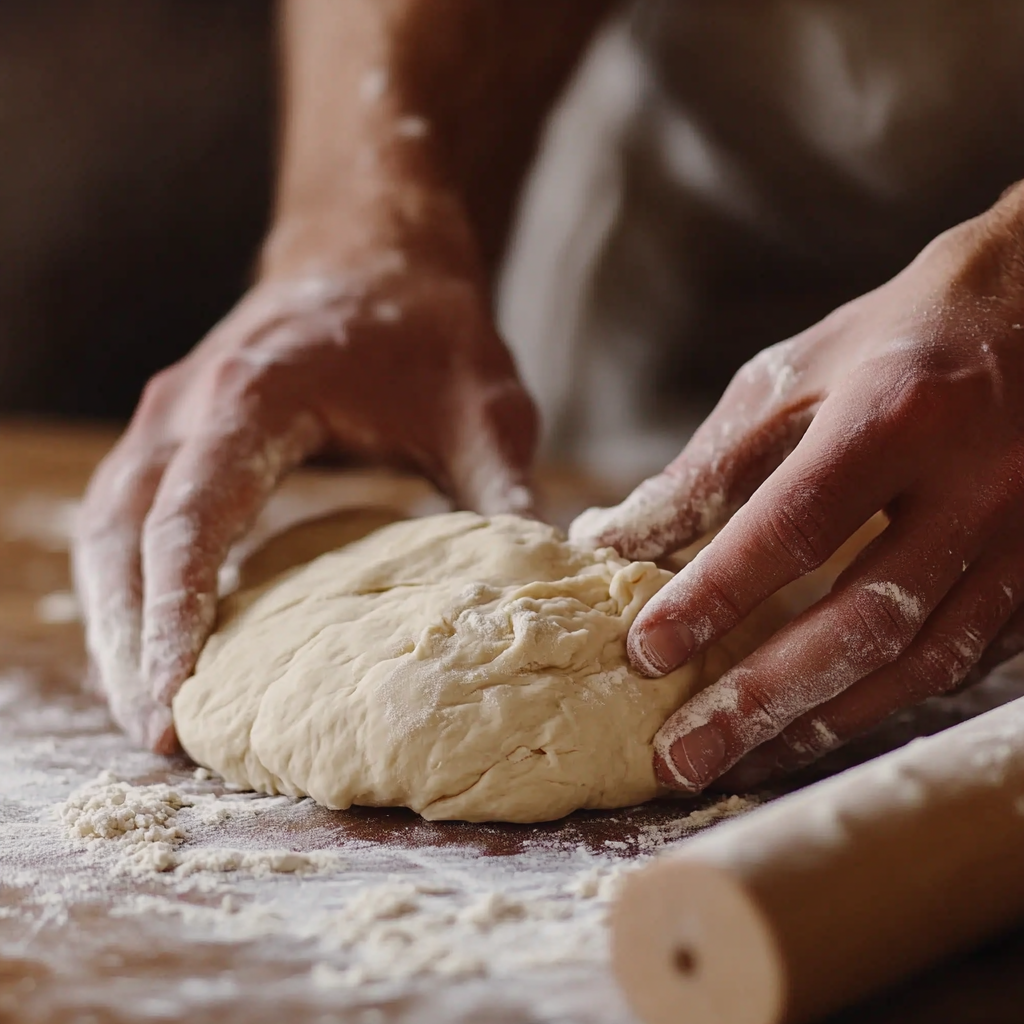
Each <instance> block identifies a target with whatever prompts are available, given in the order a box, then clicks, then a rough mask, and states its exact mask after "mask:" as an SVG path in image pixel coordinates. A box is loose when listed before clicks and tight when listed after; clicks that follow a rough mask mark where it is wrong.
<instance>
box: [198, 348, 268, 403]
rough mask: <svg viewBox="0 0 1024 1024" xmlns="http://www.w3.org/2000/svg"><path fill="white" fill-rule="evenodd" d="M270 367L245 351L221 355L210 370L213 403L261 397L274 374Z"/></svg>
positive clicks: (209, 381)
mask: <svg viewBox="0 0 1024 1024" xmlns="http://www.w3.org/2000/svg"><path fill="white" fill-rule="evenodd" d="M273 368H274V363H273V362H269V361H266V362H264V361H261V360H259V359H257V358H253V357H252V355H251V354H249V353H248V352H234V353H232V354H231V355H228V356H224V357H223V358H221V359H219V360H218V361H217V362H216V363H215V364H214V366H213V367H212V368H211V369H210V371H209V374H210V376H209V378H208V383H209V387H210V390H211V393H212V396H213V398H214V401H217V402H221V401H224V400H229V401H236V402H237V401H239V400H243V401H244V400H247V399H254V398H261V397H262V396H263V395H264V394H265V392H266V389H267V387H268V384H269V379H270V377H271V376H272V375H273Z"/></svg>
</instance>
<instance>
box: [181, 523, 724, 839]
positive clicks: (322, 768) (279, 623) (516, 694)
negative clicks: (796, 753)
mask: <svg viewBox="0 0 1024 1024" xmlns="http://www.w3.org/2000/svg"><path fill="white" fill-rule="evenodd" d="M670 578H671V573H669V572H667V571H665V570H663V569H659V568H657V567H656V566H655V565H653V564H651V563H649V562H632V563H631V562H627V561H625V560H624V559H622V558H620V557H619V556H618V555H616V554H615V553H614V552H613V551H612V550H611V549H605V550H601V551H597V552H591V551H586V550H584V549H581V548H578V547H574V546H572V545H571V544H569V543H568V542H567V541H566V540H565V538H564V536H563V535H562V534H561V533H560V532H559V531H558V530H556V529H555V528H553V527H550V526H546V525H544V524H542V523H537V522H532V521H529V520H526V519H521V518H518V517H515V516H495V517H493V518H490V519H487V518H483V517H481V516H478V515H475V514H473V513H469V512H460V513H452V514H446V515H439V516H433V517H430V518H426V519H414V520H409V521H406V522H399V523H395V524H393V525H390V526H386V527H384V528H383V529H379V530H377V531H376V532H374V533H372V534H371V535H370V536H368V537H366V538H365V539H363V540H360V541H357V542H356V543H354V544H350V545H349V546H347V547H344V548H342V549H341V550H338V551H334V552H332V553H329V554H326V555H323V556H321V557H320V558H318V559H316V560H315V561H313V562H311V563H309V564H308V565H306V566H304V567H302V568H300V569H298V570H296V571H293V572H291V573H288V574H285V575H284V576H282V577H279V578H278V579H277V580H275V581H273V582H271V583H270V584H268V585H266V586H264V587H261V588H256V589H252V590H248V591H243V592H241V593H239V594H237V595H235V596H234V597H232V598H229V599H228V600H227V601H225V602H224V604H223V606H222V615H221V621H220V625H219V628H218V630H217V632H216V633H215V634H214V636H213V637H212V638H211V639H210V641H209V643H208V644H207V646H206V649H205V650H204V651H203V654H202V656H201V658H200V660H199V664H198V666H197V670H196V673H195V675H194V676H193V677H192V678H191V679H190V680H188V681H187V682H186V683H185V685H184V687H183V688H182V690H181V692H180V693H179V694H178V696H177V698H176V700H175V702H174V717H175V722H176V725H177V730H178V735H179V737H180V739H181V742H182V745H183V746H184V748H185V750H186V751H187V752H188V753H189V754H190V755H191V756H192V757H193V758H194V759H195V760H196V761H197V762H199V763H200V764H202V765H205V766H206V767H208V768H212V769H214V770H215V771H217V772H219V773H220V774H221V775H223V776H224V777H225V778H226V779H228V780H229V781H231V782H233V783H236V784H239V785H243V786H246V787H251V788H253V789H256V790H259V791H262V792H266V793H287V794H291V795H295V796H298V795H303V794H308V795H309V796H311V797H312V798H313V799H314V800H316V801H318V802H319V803H321V804H323V805H325V806H326V807H330V808H346V807H349V806H350V805H352V804H363V805H371V806H403V807H410V808H412V809H413V810H414V811H417V812H418V813H420V814H421V815H423V817H425V818H430V819H444V818H454V819H461V820H466V821H487V820H499V821H518V822H531V821H545V820H549V819H553V818H558V817H561V816H562V815H564V814H568V813H569V812H570V811H572V810H575V809H576V808H613V807H622V806H628V805H632V804H636V803H639V802H641V801H644V800H649V799H651V798H652V797H654V796H655V795H656V794H657V792H658V784H657V782H656V779H655V775H654V771H653V768H652V764H651V749H652V748H651V741H652V739H653V737H654V734H655V732H656V731H657V730H658V728H659V726H661V724H662V723H663V722H664V721H665V719H666V718H667V717H668V716H669V715H670V714H671V713H672V712H673V711H675V710H676V708H678V707H679V706H680V705H681V704H682V703H683V702H684V701H685V700H686V698H687V697H688V696H690V695H691V694H692V693H694V692H695V691H696V689H697V688H698V687H699V686H700V685H701V684H702V683H703V682H705V681H709V680H708V679H706V678H702V676H703V677H707V676H710V675H715V676H717V675H718V674H720V673H721V671H724V669H725V668H727V667H728V665H729V664H731V662H732V660H733V659H732V658H726V659H725V660H724V662H722V663H720V664H716V665H715V667H714V672H713V673H712V672H711V671H710V669H709V670H708V671H707V672H703V671H702V670H704V669H705V667H706V666H707V662H708V658H699V659H697V660H696V661H695V662H693V663H691V664H690V665H688V666H686V667H685V668H683V669H680V670H679V671H677V672H674V673H672V674H671V675H669V676H667V677H665V678H664V679H644V678H641V677H640V676H637V675H635V674H634V673H633V672H632V670H631V669H630V666H629V663H628V661H627V659H626V651H625V639H626V633H627V631H628V630H629V627H630V624H631V623H632V622H633V619H634V618H635V617H636V615H637V613H638V612H639V610H640V608H641V607H642V606H643V605H644V603H645V602H646V601H648V600H649V599H650V598H651V596H652V595H653V594H655V593H656V592H657V591H658V590H659V589H660V588H661V587H662V586H664V584H665V583H666V582H667V581H668V580H669V579H670ZM718 654H719V657H720V656H721V651H719V652H718ZM708 657H709V658H711V659H712V660H713V659H714V657H715V651H714V650H713V651H712V654H711V655H709V656H708Z"/></svg>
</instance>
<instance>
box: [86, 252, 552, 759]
mask: <svg viewBox="0 0 1024 1024" xmlns="http://www.w3.org/2000/svg"><path fill="white" fill-rule="evenodd" d="M534 434H535V428H534V412H533V407H532V404H531V402H530V400H529V398H528V397H527V395H526V393H525V392H524V391H523V389H522V387H521V386H520V384H519V382H518V380H517V378H516V376H515V371H514V368H513V366H512V362H511V359H510V357H509V355H508V354H507V352H506V350H505V348H504V346H503V345H502V344H501V342H500V340H499V339H498V337H497V336H496V335H495V333H494V329H493V327H492V326H491V324H490V321H489V318H488V316H487V312H486V310H485V309H484V308H483V307H482V306H481V302H480V297H479V291H478V289H476V288H474V287H473V286H472V285H471V284H468V283H466V282H464V281H461V280H458V279H447V278H444V277H440V276H437V275H425V274H422V273H421V274H416V275H412V274H409V273H408V272H406V271H405V270H402V269H400V268H399V269H393V270H386V269H385V270H384V271H382V272H380V273H379V274H377V275H375V276H373V277H370V278H366V277H363V278H348V279H344V278H319V277H310V278H304V279H297V280H293V281H273V282H268V283H266V284H263V285H261V286H259V287H257V288H256V289H254V290H253V292H252V293H251V294H250V295H249V296H248V297H247V298H246V299H245V300H244V301H243V302H242V303H241V305H240V306H239V307H238V308H237V309H236V310H235V311H234V312H233V313H232V314H231V315H230V316H229V317H228V318H227V319H226V320H225V321H224V322H223V323H222V324H221V325H220V326H218V327H217V328H216V329H215V330H214V331H213V333H212V334H211V335H210V336H209V337H208V338H207V339H206V340H205V341H204V342H203V343H202V344H201V345H200V346H198V348H196V350H195V351H194V352H193V353H192V354H191V355H189V356H188V357H187V358H186V359H185V360H183V361H182V362H181V363H179V364H177V365H176V366H173V367H171V368H170V369H169V370H166V371H164V372H163V373H161V374H160V375H159V376H158V377H156V378H155V379H154V380H153V381H152V382H151V383H150V385H149V387H148V388H147V390H146V393H145V395H144V397H143V399H142V402H141V403H140V405H139V409H138V411H137V413H136V415H135V417H134V419H133V421H132V423H131V426H130V427H129V429H128V431H127V432H126V433H125V436H124V437H123V439H122V440H121V442H120V443H119V444H118V445H117V447H116V448H115V449H114V451H113V452H112V453H111V454H110V456H109V457H108V458H107V459H106V460H105V462H104V463H103V464H102V466H101V467H100V469H99V470H98V472H97V473H96V476H95V478H94V479H93V481H92V484H91V485H90V487H89V490H88V493H87V495H86V500H85V504H84V509H83V513H82V518H81V526H80V530H79V536H78V542H77V545H76V549H75V568H76V578H77V580H78V585H79V588H80V591H81V594H82V598H83V602H84V606H85V612H86V620H87V623H88V643H89V651H90V653H91V655H92V657H93V659H94V661H95V664H96V667H97V668H98V673H99V677H100V680H101V682H102V684H103V686H104V688H105V690H106V692H107V694H108V696H109V699H110V703H111V707H112V709H113V711H114V714H115V716H116V717H117V719H118V721H119V722H120V723H121V724H122V725H123V726H124V727H125V728H126V729H127V730H128V731H129V732H130V733H131V734H132V735H133V736H135V737H136V738H137V739H140V740H143V741H144V742H146V743H147V744H148V745H150V746H152V747H154V748H156V749H167V748H168V747H169V746H172V745H173V732H172V731H171V728H170V725H171V722H170V712H169V710H168V705H169V703H170V699H171V697H172V696H173V695H174V693H175V692H176V690H177V688H178V687H179V686H180V684H181V682H182V681H183V680H184V679H185V678H186V677H187V676H188V674H189V673H190V672H191V670H192V667H193V665H194V663H195V659H196V656H197V655H198V653H199V651H200V649H201V647H202V645H203V642H204V641H205V639H206V637H207V635H208V633H209V631H210V629H211V627H212V625H213V621H214V617H215V614H216V604H217V575H218V569H219V568H220V566H221V564H222V563H223V561H224V559H225V556H226V555H227V553H228V549H229V548H230V546H231V545H232V544H233V543H234V542H235V541H236V540H237V539H238V538H239V537H241V536H242V535H243V534H244V533H245V531H246V530H247V529H248V527H249V526H250V525H251V523H252V521H253V519H254V518H255V516H256V515H257V513H258V512H259V511H260V509H261V507H262V506H263V504H264V502H265V501H266V499H267V498H268V496H269V495H270V493H271V491H272V490H273V488H274V487H275V486H276V484H277V483H278V481H279V480H280V479H281V477H282V475H284V474H285V473H287V472H288V470H289V469H291V468H292V467H294V466H295V465H296V464H298V463H299V462H301V461H302V460H303V459H305V458H306V457H308V456H310V455H312V454H314V453H320V452H328V453H351V454H354V455H356V456H359V457H361V458H363V459H368V460H373V461H377V462H383V463H387V464H391V465H400V466H406V467H409V468H412V469H415V470H417V471H419V472H421V473H423V474H424V475H426V476H427V477H429V478H430V479H431V480H433V481H434V482H435V483H436V484H437V485H438V486H439V487H440V488H441V489H442V490H443V491H445V492H446V493H448V494H450V495H451V496H452V497H453V498H454V499H455V501H456V503H457V504H458V505H460V506H462V507H465V508H472V509H476V510H480V511H484V512H498V511H509V510H518V511H522V510H525V509H526V508H528V507H529V505H530V502H531V497H530V491H529V489H528V485H527V472H528V467H529V463H530V459H531V455H532V450H533V439H534Z"/></svg>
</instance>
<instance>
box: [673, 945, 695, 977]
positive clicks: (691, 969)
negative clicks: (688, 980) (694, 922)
mask: <svg viewBox="0 0 1024 1024" xmlns="http://www.w3.org/2000/svg"><path fill="white" fill-rule="evenodd" d="M672 963H673V965H674V966H675V969H676V970H677V971H678V972H679V973H680V974H696V973H697V954H696V953H694V951H693V950H692V949H690V947H689V946H676V948H675V952H674V953H673V954H672Z"/></svg>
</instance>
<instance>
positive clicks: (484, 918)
mask: <svg viewBox="0 0 1024 1024" xmlns="http://www.w3.org/2000/svg"><path fill="white" fill-rule="evenodd" d="M206 774H207V775H208V773H206ZM209 781H210V780H209V779H208V778H207V777H205V776H200V777H199V778H195V776H193V783H194V784H195V783H199V784H202V783H208V782H209ZM303 803H305V804H308V803H309V801H294V800H291V799H289V798H286V797H272V798H266V797H264V798H260V797H254V796H252V795H251V794H246V795H243V796H237V795H233V794H230V793H229V794H220V795H218V794H214V793H203V792H195V791H186V789H185V785H184V784H179V785H175V786H171V785H168V784H162V783H161V784H155V785H141V786H135V785H131V784H130V783H127V782H125V781H122V780H119V779H117V778H116V777H115V776H114V775H113V774H112V773H110V772H102V773H101V774H100V775H99V776H98V777H97V778H95V779H94V780H93V781H92V782H90V783H88V784H87V785H86V786H84V787H81V788H80V789H79V790H77V791H75V792H74V793H72V794H71V795H70V796H69V797H68V799H67V800H65V801H63V802H62V803H61V804H60V805H58V807H57V809H56V817H57V818H58V819H59V821H60V822H61V823H62V825H63V827H64V829H65V832H66V834H67V836H68V838H69V839H70V841H71V842H72V843H73V844H74V845H76V846H78V847H80V848H85V849H87V850H88V851H89V852H91V853H93V854H95V855H98V856H99V857H100V858H101V859H102V860H103V861H104V862H105V863H106V864H107V865H108V866H110V867H112V868H113V873H114V874H126V875H128V876H131V877H135V878H140V879H141V878H143V877H146V876H148V877H150V878H152V879H153V880H154V881H156V880H159V881H161V882H162V883H163V884H165V885H166V886H167V887H168V889H169V891H168V894H167V895H166V896H155V895H152V894H148V893H147V894H142V893H135V894H132V895H131V896H130V897H128V898H126V899H121V900H119V901H118V902H117V905H116V906H115V907H114V908H113V909H112V910H111V914H112V916H114V917H116V918H119V919H125V918H137V917H138V918H144V919H152V918H154V917H162V918H173V919H176V920H177V921H178V922H179V924H180V925H181V926H182V927H184V928H185V929H186V931H189V932H196V933H201V934H202V935H203V936H204V939H205V940H206V941H214V942H229V943H230V942H239V941H253V940H255V939H258V938H273V939H277V940H281V939H285V940H288V941H291V942H293V943H294V942H299V943H304V944H308V945H311V946H312V947H313V948H314V949H315V950H316V951H317V960H316V962H315V963H314V964H313V966H312V968H311V970H310V975H309V981H310V984H311V985H312V986H313V987H314V988H316V989H319V990H330V991H334V992H337V991H341V990H347V991H358V990H364V989H366V988H367V987H368V986H369V987H370V988H379V987H380V986H389V987H390V988H392V989H393V988H394V986H396V985H399V986H401V985H408V984H411V983H414V982H416V983H421V982H422V981H424V980H425V979H429V978H435V979H443V978H471V977H479V978H484V977H492V976H507V977H512V976H515V975H518V974H521V973H523V972H527V973H530V972H536V971H547V970H551V969H552V968H554V967H569V966H586V965H593V964H598V963H603V962H604V960H605V958H606V956H607V950H606V933H605V928H604V922H605V915H606V911H607V907H608V905H609V903H610V902H611V900H612V899H613V898H614V896H615V893H616V892H617V890H618V887H619V885H620V883H621V881H622V879H623V877H624V876H625V875H627V874H628V873H630V872H632V871H635V870H637V869H638V868H640V867H641V866H643V865H644V864H645V863H646V862H647V861H648V860H649V859H650V857H651V856H652V855H653V854H654V853H655V852H657V851H659V850H661V849H664V848H666V847H668V846H671V845H672V844H673V843H675V842H677V841H678V840H679V839H681V838H682V837H684V836H686V835H689V834H692V833H693V832H695V831H697V830H699V829H700V828H702V827H706V826H707V825H708V824H710V823H711V822H713V821H717V820H719V819H721V818H724V817H731V816H734V815H736V814H739V813H743V812H744V811H745V810H748V809H750V808H751V807H753V806H754V803H753V802H752V801H749V800H742V799H740V798H737V797H730V798H728V799H726V800H723V801H721V802H720V803H719V804H714V805H711V806H709V807H705V808H702V809H700V810H697V811H693V812H691V813H689V814H686V815H682V816H680V817H678V818H673V819H671V820H670V821H669V822H667V823H665V824H664V825H659V826H642V827H641V828H640V830H639V833H638V835H637V836H635V837H632V842H630V843H626V842H615V841H608V842H607V843H605V844H604V845H605V848H609V847H612V848H616V849H622V850H624V851H628V852H629V853H630V855H631V856H630V859H628V860H624V859H622V856H621V854H614V855H613V854H611V853H605V854H602V853H594V852H592V851H590V850H588V849H586V848H585V847H581V846H579V845H572V844H570V845H566V844H563V843H553V844H547V843H545V844H542V845H541V846H540V848H538V849H536V850H533V851H531V852H529V853H526V854H520V855H518V856H514V857H508V858H498V859H495V860H488V859H480V858H479V857H476V856H473V855H472V854H470V855H469V856H468V857H467V855H466V851H460V852H457V853H455V854H454V855H453V853H452V852H451V851H446V850H443V849H442V850H429V851H428V850H419V851H416V852H415V853H414V854H413V855H412V858H411V859H412V861H413V862H414V863H412V864H407V866H406V870H405V871H404V872H402V873H394V872H391V873H388V874H386V875H384V876H383V877H382V878H381V880H380V881H377V882H375V883H373V884H369V885H367V884H365V877H366V870H365V869H366V864H365V860H366V854H367V852H368V851H366V850H362V849H359V848H358V846H357V847H355V848H349V849H346V850H314V851H305V852H297V851H284V850H266V849H257V850H245V849H234V848H227V847H222V846H205V845H198V844H195V839H196V838H197V837H198V836H199V834H200V833H202V832H204V830H207V831H208V830H209V829H210V827H211V826H213V827H214V828H216V827H217V826H223V825H224V824H225V823H238V822H254V821H267V820H268V819H272V818H274V817H275V816H277V815H282V814H284V815H287V814H288V813H289V812H294V811H295V810H296V808H297V807H298V806H299V805H300V804H303ZM566 861H568V862H569V864H570V865H572V864H575V865H576V869H575V870H571V871H564V870H563V871H560V872H552V870H551V868H552V867H553V866H554V865H555V864H556V863H559V864H561V865H564V864H565V863H566ZM350 865H356V866H358V867H359V868H360V872H359V878H361V879H363V880H364V882H363V884H356V885H352V884H347V883H346V868H348V867H349V866H350ZM410 869H411V870H410ZM282 874H288V875H296V876H302V875H308V876H311V877H320V878H322V879H324V880H325V881H326V880H327V879H330V878H335V879H337V880H338V881H337V883H335V884H337V885H338V891H337V892H334V891H331V892H330V893H329V895H326V896H325V895H324V894H323V893H321V894H320V897H319V898H318V899H317V900H316V902H315V905H307V906H305V907H303V908H302V912H300V913H290V912H289V910H288V909H286V908H285V907H284V906H283V905H281V904H280V902H279V901H276V900H271V901H268V900H267V899H266V898H265V896H264V895H263V894H260V893H259V892H258V891H256V892H249V893H242V892H239V889H238V886H239V882H241V881H243V880H244V879H245V878H251V879H259V878H268V877H270V876H273V875H282ZM62 901H63V896H62V897H61V900H60V902H62ZM307 902H308V901H307Z"/></svg>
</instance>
